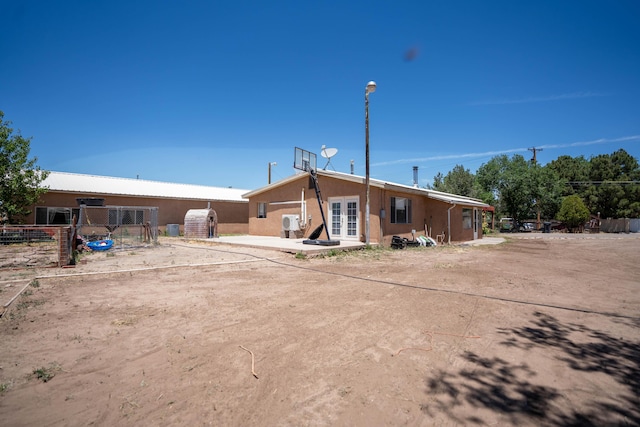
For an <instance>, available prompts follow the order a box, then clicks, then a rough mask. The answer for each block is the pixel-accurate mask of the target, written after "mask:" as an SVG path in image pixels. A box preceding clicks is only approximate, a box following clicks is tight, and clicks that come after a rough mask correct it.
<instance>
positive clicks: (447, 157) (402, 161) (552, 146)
mask: <svg viewBox="0 0 640 427" xmlns="http://www.w3.org/2000/svg"><path fill="white" fill-rule="evenodd" d="M629 141H640V135H631V136H623V137H620V138H600V139H594V140H593V141H580V142H572V143H568V144H546V145H540V146H536V147H537V148H543V149H556V148H570V147H584V146H588V145H596V144H610V143H615V142H629ZM528 150H529V149H528V148H510V149H506V150H496V151H485V152H482V153H460V154H447V155H441V156H429V157H414V158H411V159H399V160H390V161H388V162H379V163H374V164H372V166H391V165H400V164H405V163H423V162H429V161H439V160H459V159H473V158H479V157H492V156H497V155H500V154H510V153H521V152H525V151H528Z"/></svg>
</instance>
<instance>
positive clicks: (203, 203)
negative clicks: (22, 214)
mask: <svg viewBox="0 0 640 427" xmlns="http://www.w3.org/2000/svg"><path fill="white" fill-rule="evenodd" d="M81 197H100V198H104V199H105V205H110V206H152V207H157V208H158V228H159V229H160V231H161V232H164V230H165V228H166V225H167V224H180V226H181V227H180V229H181V230H182V229H183V227H182V226H183V224H184V216H185V215H186V213H187V211H188V210H189V209H204V208H207V207H208V206H207V204H208V202H209V201H207V200H179V199H163V198H151V197H133V196H115V195H100V194H91V195H87V194H85V193H66V192H64V193H62V192H55V191H49V192H47V193H45V194H44V195H42V196H41V197H40V202H39V203H37V204H36V205H35V206H34V208H33V212H32V213H31V214H30V215H29V216H28V217H27V218H26V223H27V224H34V223H35V207H43V206H46V207H67V208H77V207H78V203H77V201H76V198H81ZM211 209H214V210H215V211H216V214H217V215H218V226H219V228H218V230H219V233H220V234H247V233H248V231H249V227H248V222H249V206H248V203H246V202H228V201H218V202H216V201H214V202H211Z"/></svg>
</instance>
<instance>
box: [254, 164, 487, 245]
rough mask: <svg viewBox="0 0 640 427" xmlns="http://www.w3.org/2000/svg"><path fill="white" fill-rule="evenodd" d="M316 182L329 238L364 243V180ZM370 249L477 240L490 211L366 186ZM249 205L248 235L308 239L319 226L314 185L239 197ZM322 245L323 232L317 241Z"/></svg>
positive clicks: (306, 181) (293, 183)
mask: <svg viewBox="0 0 640 427" xmlns="http://www.w3.org/2000/svg"><path fill="white" fill-rule="evenodd" d="M316 177H317V180H318V183H319V193H320V197H321V200H322V210H323V213H324V215H325V219H326V223H327V228H328V231H329V237H330V238H331V239H332V240H358V241H362V242H364V241H366V240H365V211H366V208H365V206H366V181H365V177H362V176H357V175H352V174H345V173H342V172H336V171H330V170H318V171H317V172H316ZM369 188H370V191H369V193H370V203H369V205H370V210H369V212H370V214H369V229H370V232H369V236H370V239H369V241H370V243H381V244H383V245H385V246H388V245H390V243H391V239H392V237H393V236H396V235H397V236H402V237H407V238H408V239H411V238H412V235H413V232H414V231H415V233H416V234H417V235H420V234H422V235H429V236H431V237H433V238H434V239H437V240H439V241H440V242H448V243H451V242H461V241H469V240H475V239H480V238H482V218H483V212H484V211H493V207H491V206H490V205H488V204H486V203H483V202H482V201H480V200H478V199H474V198H470V197H464V196H457V195H454V194H448V193H443V192H439V191H434V190H429V189H425V188H418V187H416V186H413V187H412V186H408V185H403V184H396V183H392V182H385V181H381V180H377V179H370V180H369ZM243 197H244V198H246V199H248V201H249V234H250V235H261V236H281V237H289V238H292V237H295V238H308V237H309V235H310V234H311V233H312V232H313V231H314V230H315V229H316V228H317V227H318V226H319V225H320V224H322V214H321V211H320V207H319V205H318V201H317V197H316V188H315V185H314V180H313V179H312V177H311V176H310V174H309V173H307V172H300V173H296V174H294V175H292V176H290V177H287V178H284V179H282V180H280V181H278V182H275V183H272V184H270V185H267V186H266V187H262V188H259V189H257V190H254V191H250V192H248V193H246V194H244V195H243ZM319 238H320V239H326V238H327V235H326V232H323V233H322V235H321V236H320V237H319Z"/></svg>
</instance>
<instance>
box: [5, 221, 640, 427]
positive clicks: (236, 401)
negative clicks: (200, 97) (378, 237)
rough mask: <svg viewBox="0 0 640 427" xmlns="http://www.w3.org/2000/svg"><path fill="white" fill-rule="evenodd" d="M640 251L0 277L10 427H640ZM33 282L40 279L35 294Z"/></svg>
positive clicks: (223, 259) (176, 259)
mask: <svg viewBox="0 0 640 427" xmlns="http://www.w3.org/2000/svg"><path fill="white" fill-rule="evenodd" d="M639 254H640V236H638V235H595V236H594V235H579V236H571V235H560V234H549V235H544V236H543V235H541V234H530V235H523V236H518V237H514V238H508V240H507V242H506V243H503V244H501V245H495V246H477V247H475V246H474V247H465V246H449V247H447V246H444V247H437V248H408V249H405V250H398V251H392V250H380V249H372V250H364V251H357V252H351V253H346V254H341V253H337V254H336V253H332V254H331V256H324V257H313V258H310V257H307V258H304V257H300V256H295V255H293V254H285V253H281V252H277V251H270V250H259V249H250V248H243V247H236V246H229V245H224V244H210V243H203V242H186V241H184V240H182V239H180V238H174V239H164V240H162V241H161V243H160V244H159V245H158V246H155V247H149V248H141V249H135V250H131V251H114V252H108V253H93V254H89V255H86V256H84V257H83V258H82V261H81V262H80V263H79V264H78V265H77V266H76V267H75V268H65V269H61V268H48V269H43V270H38V269H19V268H11V269H4V270H0V289H1V290H2V292H0V301H2V303H3V304H5V303H6V302H7V301H9V300H10V299H11V298H12V297H13V296H15V295H16V294H17V293H18V292H19V291H20V290H21V289H23V288H24V292H22V294H21V296H20V297H18V298H16V299H15V300H14V301H13V303H12V304H11V305H10V306H8V309H7V310H6V311H5V312H4V314H3V316H2V318H1V319H0V337H1V340H2V351H1V352H0V420H1V421H0V423H1V424H2V425H6V426H35V425H53V426H67V425H69V426H78V425H100V426H113V425H131V426H134V425H135V426H146V425H149V426H172V425H189V426H196V425H217V426H223V425H225V426H226V425H229V426H250V425H260V426H287V425H294V426H301V425H331V426H345V425H348V426H382V425H385V426H395V425H410V426H431V425H479V426H481V425H518V426H545V425H550V426H551V425H557V426H560V425H562V426H567V425H576V426H577V425H640V397H639V391H640V292H639V291H640V255H639ZM34 277H38V278H37V279H34Z"/></svg>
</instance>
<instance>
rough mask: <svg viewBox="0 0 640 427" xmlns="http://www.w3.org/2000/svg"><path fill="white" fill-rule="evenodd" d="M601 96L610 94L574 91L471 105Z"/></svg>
mask: <svg viewBox="0 0 640 427" xmlns="http://www.w3.org/2000/svg"><path fill="white" fill-rule="evenodd" d="M600 96H608V95H607V94H604V93H596V92H574V93H563V94H560V95H550V96H540V97H531V98H522V99H497V100H489V101H478V102H471V103H469V105H472V106H478V105H508V104H530V103H535V102H551V101H566V100H569V99H580V98H594V97H600Z"/></svg>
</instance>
